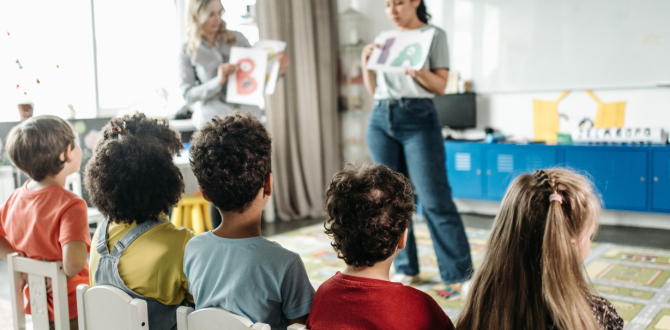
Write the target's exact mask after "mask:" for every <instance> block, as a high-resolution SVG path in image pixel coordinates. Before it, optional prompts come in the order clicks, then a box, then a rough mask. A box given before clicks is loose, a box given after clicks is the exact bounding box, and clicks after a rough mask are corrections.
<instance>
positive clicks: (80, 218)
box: [0, 116, 91, 329]
mask: <svg viewBox="0 0 670 330" xmlns="http://www.w3.org/2000/svg"><path fill="white" fill-rule="evenodd" d="M7 153H8V155H9V157H10V158H11V159H12V162H13V163H14V164H15V165H16V166H17V167H18V168H19V169H21V171H23V172H25V173H26V174H28V176H30V180H28V181H27V182H26V183H25V184H24V185H23V187H21V188H19V189H16V190H15V191H14V192H13V193H12V195H11V196H10V197H9V199H7V201H6V202H5V203H4V204H3V205H2V207H0V258H2V259H6V258H7V254H9V253H14V252H19V255H21V256H24V257H28V258H32V259H37V260H53V261H61V260H62V261H63V271H65V275H66V276H67V295H68V305H69V306H68V308H69V313H70V315H69V317H70V329H77V285H79V284H88V267H87V266H86V259H87V256H88V250H89V247H90V244H91V236H90V235H91V234H90V233H89V229H88V217H87V214H86V202H85V201H84V200H83V199H81V198H80V197H79V196H77V195H75V194H74V193H72V192H71V191H68V190H66V189H65V181H66V178H67V176H68V175H70V174H72V173H77V172H79V167H80V166H81V148H80V147H79V145H77V138H76V133H75V132H74V130H73V129H72V126H71V125H70V124H69V123H68V122H67V121H65V120H63V119H61V118H58V117H55V116H38V117H33V118H30V119H27V120H26V121H24V122H22V123H21V124H19V125H17V126H15V127H14V128H12V130H11V131H10V132H9V135H8V138H7ZM22 278H23V280H24V283H25V282H26V281H27V276H22ZM47 290H50V280H48V281H47ZM24 295H25V297H29V296H30V295H29V292H28V286H25V287H24ZM49 296H51V294H49ZM24 301H26V302H28V299H27V298H24ZM24 309H25V311H26V313H30V304H29V303H28V305H26V306H25V308H24ZM48 312H49V320H50V327H51V328H54V327H55V325H54V323H53V321H54V314H53V313H54V311H53V301H52V299H48Z"/></svg>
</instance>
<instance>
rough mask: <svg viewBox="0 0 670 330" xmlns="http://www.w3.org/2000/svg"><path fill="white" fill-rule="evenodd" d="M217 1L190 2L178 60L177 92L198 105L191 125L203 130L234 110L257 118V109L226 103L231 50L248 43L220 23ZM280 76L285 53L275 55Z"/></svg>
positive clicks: (286, 61)
mask: <svg viewBox="0 0 670 330" xmlns="http://www.w3.org/2000/svg"><path fill="white" fill-rule="evenodd" d="M223 13H224V10H223V5H221V1H220V0H190V3H189V9H188V17H187V24H188V29H187V34H188V40H187V42H186V43H185V44H184V45H183V46H182V49H181V53H180V56H179V75H180V89H181V92H182V96H183V97H184V99H185V100H186V102H187V103H189V104H192V103H196V102H199V103H200V107H199V108H197V109H196V111H195V113H193V125H194V126H195V127H196V128H198V129H199V128H200V127H202V125H204V124H205V123H206V122H208V121H210V120H211V119H212V118H213V117H214V116H219V117H223V116H225V115H227V114H229V113H231V112H233V110H235V109H236V108H239V109H241V110H242V111H246V112H251V113H253V114H254V115H256V116H257V117H259V116H260V114H261V111H260V109H259V108H258V107H252V106H240V105H238V104H230V103H227V102H226V82H227V81H228V77H229V76H230V75H231V74H233V73H235V72H237V70H238V69H239V68H238V66H237V65H236V64H234V63H229V58H230V49H231V47H233V46H236V47H250V45H249V41H248V40H247V39H246V38H245V37H244V35H242V33H240V32H237V31H230V30H228V29H227V28H226V22H225V21H223V19H222V18H221V16H222V15H223ZM277 60H278V61H279V64H280V69H279V73H280V74H283V73H284V72H285V71H286V68H287V67H288V66H289V65H290V64H291V60H290V58H289V57H288V56H287V55H286V54H285V53H283V52H282V53H278V54H277Z"/></svg>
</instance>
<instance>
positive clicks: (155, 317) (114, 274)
mask: <svg viewBox="0 0 670 330" xmlns="http://www.w3.org/2000/svg"><path fill="white" fill-rule="evenodd" d="M161 223H163V221H160V220H159V221H154V220H147V221H145V222H143V223H141V224H139V225H137V226H135V228H133V229H131V230H130V231H129V232H128V233H127V234H126V235H125V236H123V238H121V239H120V240H119V241H118V242H116V244H114V250H113V251H112V252H111V253H110V252H109V250H108V249H107V241H108V240H109V235H108V234H107V226H108V224H109V221H108V220H107V219H105V220H104V221H103V222H102V223H101V224H100V229H99V231H98V246H97V247H96V249H97V250H98V253H99V254H100V261H99V262H98V269H97V270H96V271H95V284H96V285H110V286H113V287H115V288H118V289H120V290H122V291H123V292H125V293H127V294H128V295H129V296H130V297H131V298H133V299H142V300H144V301H146V302H147V312H148V314H149V326H150V327H151V328H150V329H160V330H163V329H165V330H176V329H177V308H179V306H180V305H164V304H161V303H160V302H159V301H158V300H156V299H153V298H147V297H144V296H141V295H139V294H137V293H135V292H133V291H132V290H130V289H128V287H126V284H125V283H123V280H122V279H121V276H119V258H120V257H121V255H122V254H123V252H124V251H125V250H126V249H127V248H128V246H130V244H132V243H133V242H134V241H135V240H136V239H137V238H138V237H140V236H141V235H142V234H144V233H145V232H146V231H147V230H149V229H151V228H153V227H154V226H156V225H159V224H161ZM101 270H102V271H101ZM156 276H160V274H156ZM147 329H149V327H147Z"/></svg>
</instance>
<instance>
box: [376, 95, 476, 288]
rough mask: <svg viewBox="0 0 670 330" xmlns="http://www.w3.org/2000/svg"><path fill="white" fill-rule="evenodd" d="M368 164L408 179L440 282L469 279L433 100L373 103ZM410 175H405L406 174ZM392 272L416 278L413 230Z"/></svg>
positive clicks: (464, 241) (468, 261)
mask: <svg viewBox="0 0 670 330" xmlns="http://www.w3.org/2000/svg"><path fill="white" fill-rule="evenodd" d="M367 143H368V149H369V150H370V155H371V157H372V160H373V161H374V162H375V163H377V164H382V165H385V166H387V167H389V168H391V169H392V170H394V171H398V172H401V173H403V174H405V175H406V176H408V177H409V178H410V179H411V181H412V184H413V186H414V191H415V193H416V194H417V196H418V198H419V200H420V201H421V204H422V205H423V212H424V214H425V217H426V222H427V223H428V229H429V230H430V235H431V236H432V238H433V246H434V247H435V254H436V255H437V263H438V266H439V269H440V277H441V278H442V281H444V283H456V282H462V281H464V280H467V279H469V278H470V277H471V276H472V259H471V256H470V244H469V243H468V238H467V236H466V235H465V228H464V226H463V221H462V220H461V216H460V214H459V213H458V210H457V209H456V205H454V201H453V200H452V198H451V188H450V187H449V182H448V181H447V167H446V155H445V152H444V145H443V143H442V133H441V128H440V125H439V121H438V118H437V112H436V111H435V105H434V104H433V100H432V99H400V100H376V101H375V108H374V111H373V113H372V116H371V117H370V122H369V124H368V130H367ZM408 174H409V175H408ZM394 264H395V269H396V273H399V274H406V275H417V274H419V258H418V256H417V248H416V240H415V238H414V231H413V229H412V226H410V228H409V234H408V237H407V246H406V247H405V249H404V250H401V251H400V253H399V254H398V256H397V257H396V258H395V260H394Z"/></svg>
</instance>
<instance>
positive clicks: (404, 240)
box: [398, 225, 411, 250]
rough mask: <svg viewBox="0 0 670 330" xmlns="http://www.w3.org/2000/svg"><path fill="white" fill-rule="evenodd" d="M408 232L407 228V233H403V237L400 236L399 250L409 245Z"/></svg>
mask: <svg viewBox="0 0 670 330" xmlns="http://www.w3.org/2000/svg"><path fill="white" fill-rule="evenodd" d="M410 226H411V225H410ZM408 232H409V228H405V232H404V233H402V236H400V241H399V242H398V250H402V249H404V248H405V246H406V245H407V233H408Z"/></svg>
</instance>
